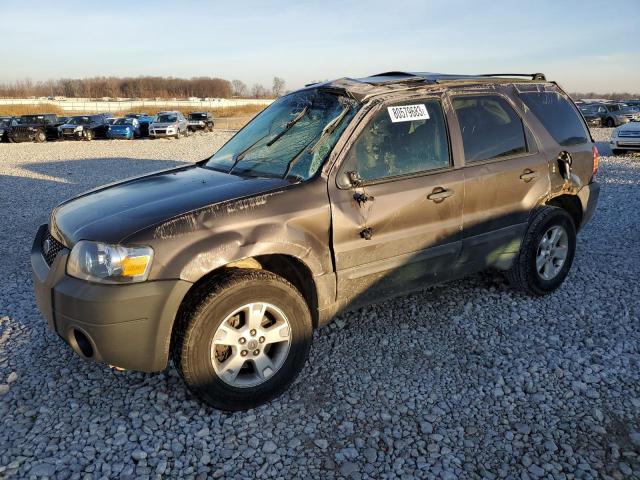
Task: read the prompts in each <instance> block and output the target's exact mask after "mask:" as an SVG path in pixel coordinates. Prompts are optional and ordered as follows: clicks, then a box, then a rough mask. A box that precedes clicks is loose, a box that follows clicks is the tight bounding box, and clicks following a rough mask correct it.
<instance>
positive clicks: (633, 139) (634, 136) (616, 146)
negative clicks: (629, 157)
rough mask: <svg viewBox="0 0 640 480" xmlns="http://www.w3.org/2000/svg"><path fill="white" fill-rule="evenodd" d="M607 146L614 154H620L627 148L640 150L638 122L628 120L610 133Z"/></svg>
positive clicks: (639, 124) (627, 149)
mask: <svg viewBox="0 0 640 480" xmlns="http://www.w3.org/2000/svg"><path fill="white" fill-rule="evenodd" d="M609 146H610V147H611V151H612V152H613V154H614V155H622V154H625V153H627V151H629V150H633V151H636V152H637V151H640V123H639V122H628V123H625V124H624V125H621V126H619V127H618V128H616V129H615V130H614V131H613V132H612V133H611V140H609Z"/></svg>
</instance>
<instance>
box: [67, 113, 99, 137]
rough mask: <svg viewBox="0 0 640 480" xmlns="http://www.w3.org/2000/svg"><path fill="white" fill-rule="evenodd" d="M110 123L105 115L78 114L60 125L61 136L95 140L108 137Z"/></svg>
mask: <svg viewBox="0 0 640 480" xmlns="http://www.w3.org/2000/svg"><path fill="white" fill-rule="evenodd" d="M108 128H109V124H108V123H107V121H106V119H105V118H104V116H103V115H77V116H75V117H71V118H70V119H69V121H68V122H67V123H65V124H64V125H61V126H59V127H58V132H59V134H60V138H66V139H74V140H81V139H83V140H93V139H94V138H106V136H107V129H108Z"/></svg>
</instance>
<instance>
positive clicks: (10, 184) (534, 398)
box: [0, 129, 640, 479]
mask: <svg viewBox="0 0 640 480" xmlns="http://www.w3.org/2000/svg"><path fill="white" fill-rule="evenodd" d="M594 134H595V136H596V138H597V139H598V140H600V141H603V140H606V139H607V138H608V132H607V131H606V130H604V129H603V130H599V129H596V130H595V131H594ZM223 139H224V134H221V133H212V134H207V135H200V136H194V137H192V138H189V139H181V140H179V141H171V140H163V141H153V142H152V141H140V142H131V143H128V142H124V141H121V142H116V141H96V142H92V143H73V142H65V143H54V144H44V145H35V144H21V145H6V144H3V145H0V174H1V175H2V178H1V179H0V195H1V197H0V207H1V208H2V211H3V216H2V218H3V220H4V223H5V228H3V229H2V230H1V231H0V246H1V249H0V251H1V252H2V255H1V256H0V266H1V267H2V271H3V272H4V273H5V274H4V275H3V278H2V280H0V477H2V476H3V475H4V476H12V475H13V476H15V477H42V476H50V477H59V478H81V477H82V478H85V477H87V478H94V477H95V478H97V477H103V478H114V477H120V478H127V477H128V478H132V477H159V476H164V477H198V478H207V477H213V478H219V477H225V478H254V477H281V478H301V477H307V478H334V477H335V478H338V477H352V478H398V477H400V478H414V477H423V478H425V477H426V478H441V479H455V478H459V479H475V478H514V479H515V478H517V479H527V478H532V479H535V478H549V479H551V478H553V479H561V478H568V479H570V478H581V479H582V478H585V479H586V478H616V479H617V478H640V318H639V317H640V297H639V295H640V286H639V283H638V278H639V277H640V255H639V254H638V251H637V248H638V247H637V246H638V244H639V243H640V215H639V214H638V211H639V210H640V157H638V156H631V155H630V156H627V157H607V156H604V157H603V158H602V162H601V173H600V174H599V178H600V182H602V194H601V198H600V204H599V206H598V211H597V213H596V217H595V219H594V220H593V222H592V223H591V224H590V225H588V226H587V227H586V228H585V230H584V231H583V232H582V233H581V235H580V237H579V240H578V252H577V255H576V259H575V263H574V266H573V269H572V272H571V274H570V276H569V278H568V280H567V282H566V283H565V284H564V286H563V287H562V288H561V289H560V290H559V291H558V292H556V293H554V294H553V295H550V296H548V297H545V298H542V299H532V298H528V297H525V296H523V295H521V294H519V293H516V292H513V291H511V290H510V289H509V288H508V287H507V286H506V284H505V281H504V279H503V277H502V276H500V275H498V274H495V273H484V274H481V275H476V276H474V277H472V278H469V279H466V280H464V281H459V282H455V283H450V284H447V285H444V286H439V287H435V288H431V289H429V290H426V291H424V292H422V293H418V294H413V295H411V296H408V297H404V298H399V299H396V300H393V301H388V302H385V303H383V304H380V305H377V306H373V307H368V308H365V309H361V310H358V311H356V312H354V313H351V314H344V315H342V316H341V317H339V318H338V319H337V320H336V322H334V323H333V324H332V326H330V327H328V328H325V329H323V330H321V331H320V332H318V333H317V334H316V335H315V339H314V340H315V343H314V347H313V349H312V354H311V358H310V361H309V363H308V364H307V366H306V367H305V369H304V371H303V373H302V374H301V376H300V377H299V379H298V380H297V381H296V383H295V384H294V385H293V386H292V387H291V388H290V390H289V391H288V392H287V393H285V394H284V395H283V396H282V397H280V398H279V399H277V400H275V401H273V402H272V403H270V404H268V405H265V406H263V407H260V408H258V409H255V410H253V411H249V412H244V413H235V414H224V413H221V412H218V411H215V410H211V409H209V408H207V407H204V406H203V405H201V404H200V403H198V402H197V401H196V400H195V399H194V398H193V397H191V396H190V395H189V394H188V393H187V392H186V391H185V389H184V388H183V386H182V384H181V381H180V379H179V377H178V376H177V374H176V372H175V370H174V369H173V368H169V369H167V370H166V371H165V372H163V373H161V374H154V375H149V374H141V373H136V372H122V373H121V372H115V371H112V370H110V369H108V368H107V367H105V366H103V365H97V364H93V363H89V362H85V361H82V360H80V359H79V358H78V357H77V356H75V354H73V353H72V351H71V349H70V348H68V347H67V346H65V345H64V344H63V343H62V341H61V340H59V339H58V337H57V336H56V335H55V334H54V333H52V332H50V331H49V330H48V329H47V328H46V327H45V325H44V321H43V320H42V319H41V317H40V315H39V313H38V311H37V310H36V307H35V304H34V300H33V295H32V291H31V288H32V287H31V279H30V269H29V259H28V254H29V249H30V245H31V241H32V237H33V235H34V233H35V230H36V227H37V225H39V224H40V223H42V222H45V221H46V220H47V215H48V213H49V212H50V211H51V208H52V207H53V206H54V205H55V204H56V203H58V202H59V201H61V200H63V199H64V198H66V197H68V196H69V195H72V194H75V193H78V192H80V191H83V190H85V189H87V188H89V187H93V186H96V185H99V184H102V183H105V182H108V181H113V180H115V179H119V178H123V177H127V176H131V175H134V174H139V173H143V172H146V171H150V170H156V169H159V168H164V167H169V166H171V165H173V164H175V163H176V161H177V160H180V161H194V160H197V159H200V158H203V157H205V156H206V155H207V154H209V153H211V151H213V150H214V149H215V148H217V147H219V146H220V144H221V142H222V141H223ZM599 146H600V149H601V152H602V153H605V154H606V153H607V152H608V149H607V147H606V144H600V145H599Z"/></svg>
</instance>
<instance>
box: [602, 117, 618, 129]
mask: <svg viewBox="0 0 640 480" xmlns="http://www.w3.org/2000/svg"><path fill="white" fill-rule="evenodd" d="M605 125H606V126H607V127H609V128H613V127H615V126H616V122H614V121H613V118H607V121H606V122H605Z"/></svg>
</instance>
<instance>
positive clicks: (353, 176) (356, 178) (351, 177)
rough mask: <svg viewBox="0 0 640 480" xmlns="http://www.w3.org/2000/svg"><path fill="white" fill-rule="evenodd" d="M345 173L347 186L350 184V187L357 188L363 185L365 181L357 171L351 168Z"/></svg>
mask: <svg viewBox="0 0 640 480" xmlns="http://www.w3.org/2000/svg"><path fill="white" fill-rule="evenodd" d="M345 174H346V179H345V180H346V182H345V184H346V185H345V186H348V187H349V188H356V187H359V186H360V185H362V182H363V180H362V177H361V176H360V174H359V173H358V172H357V171H355V170H350V171H348V172H345Z"/></svg>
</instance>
